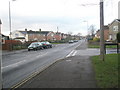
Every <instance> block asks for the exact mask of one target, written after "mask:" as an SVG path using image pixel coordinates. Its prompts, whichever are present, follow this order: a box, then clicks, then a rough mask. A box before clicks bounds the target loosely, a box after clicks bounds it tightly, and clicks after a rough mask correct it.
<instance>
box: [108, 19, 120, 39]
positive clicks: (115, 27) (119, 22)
mask: <svg viewBox="0 0 120 90" xmlns="http://www.w3.org/2000/svg"><path fill="white" fill-rule="evenodd" d="M118 32H120V19H115V20H114V21H113V22H112V23H111V24H109V39H110V40H116V34H117V33H118Z"/></svg>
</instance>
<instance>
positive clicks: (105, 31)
mask: <svg viewBox="0 0 120 90" xmlns="http://www.w3.org/2000/svg"><path fill="white" fill-rule="evenodd" d="M95 37H97V38H100V30H98V31H96V34H95ZM108 39H109V27H108V25H105V26H104V40H105V41H106V40H108Z"/></svg>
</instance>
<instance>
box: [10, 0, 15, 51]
mask: <svg viewBox="0 0 120 90" xmlns="http://www.w3.org/2000/svg"><path fill="white" fill-rule="evenodd" d="M12 1H16V0H12ZM9 29H10V39H12V38H11V1H9ZM10 50H12V40H10Z"/></svg>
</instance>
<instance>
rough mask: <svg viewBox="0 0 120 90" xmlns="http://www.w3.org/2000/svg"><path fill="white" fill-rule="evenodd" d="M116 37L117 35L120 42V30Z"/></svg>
mask: <svg viewBox="0 0 120 90" xmlns="http://www.w3.org/2000/svg"><path fill="white" fill-rule="evenodd" d="M116 37H117V42H118V43H120V32H118V33H117V35H116Z"/></svg>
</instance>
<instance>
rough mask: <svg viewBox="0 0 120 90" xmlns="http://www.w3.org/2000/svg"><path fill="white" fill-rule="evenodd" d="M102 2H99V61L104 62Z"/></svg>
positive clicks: (101, 0)
mask: <svg viewBox="0 0 120 90" xmlns="http://www.w3.org/2000/svg"><path fill="white" fill-rule="evenodd" d="M103 5H104V4H103V0H100V59H101V60H103V61H104V55H105V50H104V13H103Z"/></svg>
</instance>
